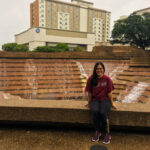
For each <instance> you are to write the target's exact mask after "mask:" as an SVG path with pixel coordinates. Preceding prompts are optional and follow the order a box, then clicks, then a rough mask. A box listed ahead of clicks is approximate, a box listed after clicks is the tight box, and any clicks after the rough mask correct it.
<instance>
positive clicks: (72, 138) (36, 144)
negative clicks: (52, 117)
mask: <svg viewBox="0 0 150 150" xmlns="http://www.w3.org/2000/svg"><path fill="white" fill-rule="evenodd" d="M92 135H93V130H92V129H88V128H87V129H83V128H70V127H68V128H60V127H59V128H58V127H57V128H54V127H49V128H48V127H46V128H45V127H36V128H34V127H32V128H31V127H28V128H27V127H14V126H6V127H4V126H1V127H0V150H90V149H91V147H92V146H93V145H97V144H99V145H101V146H106V148H107V149H108V150H150V134H148V133H145V132H125V131H112V132H111V135H112V139H111V143H110V144H109V145H104V144H102V138H101V139H100V141H99V142H92V141H91V137H92Z"/></svg>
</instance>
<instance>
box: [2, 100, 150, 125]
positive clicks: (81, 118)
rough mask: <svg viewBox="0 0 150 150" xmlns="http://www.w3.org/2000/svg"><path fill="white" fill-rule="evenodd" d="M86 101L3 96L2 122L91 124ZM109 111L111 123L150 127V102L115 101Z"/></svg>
mask: <svg viewBox="0 0 150 150" xmlns="http://www.w3.org/2000/svg"><path fill="white" fill-rule="evenodd" d="M86 103H87V102H86V101H74V100H69V101H68V100H61V101H58V100H16V99H11V100H6V99H0V122H4V121H7V122H9V121H10V122H11V121H19V122H41V123H44V122H48V123H75V124H91V122H92V121H91V120H92V119H91V114H90V111H89V109H88V108H86V107H85V106H84V105H85V104H86ZM116 105H117V107H118V110H112V111H111V113H110V124H111V125H119V126H131V127H133V126H136V127H150V104H137V103H132V104H124V103H116Z"/></svg>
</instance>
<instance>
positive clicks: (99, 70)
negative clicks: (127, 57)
mask: <svg viewBox="0 0 150 150" xmlns="http://www.w3.org/2000/svg"><path fill="white" fill-rule="evenodd" d="M96 74H97V76H98V77H102V76H103V74H104V69H103V67H102V66H101V65H98V66H97V68H96Z"/></svg>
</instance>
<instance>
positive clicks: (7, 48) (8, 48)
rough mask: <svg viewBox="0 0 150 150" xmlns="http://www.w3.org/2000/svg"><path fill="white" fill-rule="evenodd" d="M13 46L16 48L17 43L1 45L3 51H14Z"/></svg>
mask: <svg viewBox="0 0 150 150" xmlns="http://www.w3.org/2000/svg"><path fill="white" fill-rule="evenodd" d="M15 46H17V43H6V44H3V45H2V50H3V51H14V48H15Z"/></svg>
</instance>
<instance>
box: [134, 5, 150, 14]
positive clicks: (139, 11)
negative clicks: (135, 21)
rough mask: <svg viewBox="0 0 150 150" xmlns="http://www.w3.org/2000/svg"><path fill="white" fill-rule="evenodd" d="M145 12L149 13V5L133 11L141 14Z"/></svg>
mask: <svg viewBox="0 0 150 150" xmlns="http://www.w3.org/2000/svg"><path fill="white" fill-rule="evenodd" d="M145 12H149V13H150V7H148V8H144V9H140V10H137V11H134V13H136V14H137V15H142V14H143V13H145Z"/></svg>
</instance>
